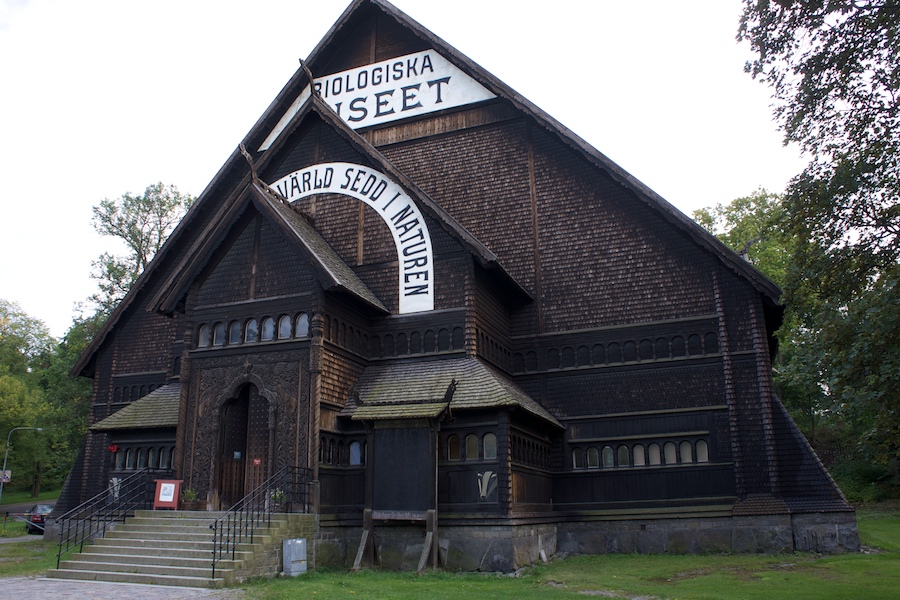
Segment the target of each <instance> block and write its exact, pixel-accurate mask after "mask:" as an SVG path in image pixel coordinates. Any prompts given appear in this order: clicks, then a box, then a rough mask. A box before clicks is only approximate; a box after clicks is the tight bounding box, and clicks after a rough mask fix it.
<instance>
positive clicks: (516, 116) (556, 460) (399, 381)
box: [61, 0, 859, 570]
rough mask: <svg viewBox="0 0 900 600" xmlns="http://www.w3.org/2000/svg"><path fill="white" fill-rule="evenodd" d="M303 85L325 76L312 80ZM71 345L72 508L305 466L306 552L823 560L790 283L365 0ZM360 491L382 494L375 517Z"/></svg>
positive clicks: (230, 496)
mask: <svg viewBox="0 0 900 600" xmlns="http://www.w3.org/2000/svg"><path fill="white" fill-rule="evenodd" d="M311 78H312V85H310V84H311V81H310V79H311ZM241 146H242V147H243V149H244V151H243V152H242V150H241V148H237V149H235V151H234V153H233V154H232V155H231V157H230V159H229V160H228V161H227V162H226V163H225V165H223V166H222V168H221V170H220V171H219V172H218V174H217V175H216V177H215V178H214V179H213V180H212V181H211V182H210V183H209V185H208V186H207V188H206V189H205V190H204V191H203V193H202V194H201V196H200V197H199V199H198V200H197V202H196V203H195V205H194V206H193V207H192V208H191V210H190V211H189V212H188V214H187V216H186V217H185V218H184V219H183V221H182V223H181V224H180V225H179V226H178V228H177V229H176V230H175V232H174V233H173V234H172V236H171V238H170V239H169V240H168V242H167V243H166V244H165V246H164V247H163V249H162V250H161V251H160V252H159V254H158V255H157V256H156V258H155V259H154V261H153V263H152V264H151V265H150V267H149V268H148V269H147V270H146V271H145V272H144V273H143V274H142V275H141V277H140V279H139V280H138V282H137V284H136V285H135V286H134V288H133V289H132V290H131V292H130V293H129V294H128V296H127V297H126V298H125V300H124V301H123V302H122V304H121V305H120V306H119V307H118V308H117V309H116V310H115V311H114V313H113V314H112V316H111V318H110V319H109V321H108V322H107V323H106V325H105V327H104V328H103V329H102V331H101V332H100V333H99V335H98V336H97V337H96V339H95V340H94V341H93V343H92V345H91V346H90V347H89V348H88V350H87V352H86V353H85V354H84V355H83V356H82V358H81V360H80V362H79V364H78V365H77V367H76V370H77V372H78V374H80V375H84V376H87V377H91V378H93V382H94V388H93V405H92V414H91V423H92V426H91V431H90V434H89V436H88V439H87V441H86V443H85V447H84V449H83V452H82V454H81V456H80V457H79V461H78V463H77V464H76V467H75V468H74V470H73V471H72V473H71V475H70V477H69V480H68V482H67V484H66V488H65V490H64V495H63V498H62V499H61V504H62V505H69V506H72V505H74V504H77V503H78V502H80V501H81V500H83V499H85V498H87V497H89V496H92V495H94V494H96V493H98V492H101V491H103V489H104V488H105V487H106V486H108V485H109V482H110V481H111V480H112V479H113V478H116V477H121V476H123V475H125V474H127V473H128V472H129V471H131V470H135V469H140V468H143V467H148V466H149V467H161V468H173V469H174V470H175V471H176V473H177V477H178V478H179V479H182V480H183V481H184V484H183V485H184V486H185V487H191V488H193V489H195V490H197V491H198V493H199V494H200V497H201V498H205V499H206V501H207V504H208V506H209V507H210V508H211V509H219V508H222V507H224V508H227V507H228V506H230V505H232V504H234V503H235V502H237V501H239V500H240V499H241V498H242V497H243V496H244V494H245V493H247V492H248V491H249V490H250V489H252V488H253V487H255V486H256V485H258V484H259V483H260V482H262V481H264V480H265V479H266V478H267V477H268V476H269V475H270V474H272V473H273V472H275V471H276V470H277V469H279V468H281V467H284V466H286V465H296V466H300V467H305V468H308V469H310V473H311V479H312V480H313V489H314V490H315V494H314V501H313V507H314V510H315V511H316V513H317V515H318V527H319V534H318V536H317V539H316V540H315V554H316V561H317V564H319V565H321V564H329V563H330V564H334V565H344V566H349V565H351V564H353V561H354V556H356V553H357V546H358V545H359V543H360V539H361V538H360V536H361V532H362V530H363V523H364V515H367V517H366V518H368V519H370V520H371V519H373V518H374V520H375V524H374V528H375V529H374V532H375V533H374V535H375V539H376V542H375V543H376V545H377V546H378V552H379V555H380V557H381V560H382V561H383V562H384V564H387V565H393V566H402V565H404V564H406V563H405V562H404V561H407V562H408V559H409V556H416V557H417V556H418V554H417V552H418V550H417V549H416V548H419V549H421V547H422V543H423V542H422V539H423V535H422V532H423V529H422V526H421V524H420V523H419V522H418V519H419V518H420V517H421V515H423V514H425V513H427V512H428V511H434V512H431V513H430V514H431V515H436V527H437V529H436V530H437V538H436V541H435V543H436V544H437V545H439V546H440V553H441V558H442V561H443V564H445V565H447V566H448V567H449V568H461V569H485V570H511V569H515V568H517V567H518V566H521V565H524V564H528V563H530V562H534V561H535V560H538V559H539V557H541V555H542V553H543V555H545V556H547V555H551V554H554V553H557V552H565V553H604V552H699V551H735V552H761V551H766V552H768V551H776V552H777V551H782V550H794V549H798V550H818V551H838V550H853V549H856V548H858V546H859V541H858V537H857V533H856V523H855V515H854V512H853V509H852V508H851V507H850V506H849V505H848V503H847V502H846V500H845V499H844V497H843V496H842V495H841V493H840V491H839V490H838V488H837V487H836V486H835V484H834V482H833V481H832V479H831V477H830V476H829V475H828V473H827V471H826V470H825V469H824V468H823V466H822V464H821V462H820V461H819V459H818V458H817V457H816V455H815V453H814V452H813V450H812V449H811V447H810V446H809V444H808V443H807V441H806V440H805V439H804V437H803V435H802V434H801V433H800V432H799V431H798V429H797V427H796V426H795V425H794V423H793V422H792V421H791V419H790V418H789V416H788V415H787V413H786V411H785V409H784V407H783V406H782V404H781V402H780V400H779V398H778V396H777V393H776V390H775V389H774V388H773V383H772V376H771V360H772V356H773V354H774V352H775V349H776V348H775V340H774V338H773V332H774V331H775V330H776V329H777V328H778V326H779V325H780V322H781V316H782V307H781V306H780V305H779V303H778V299H779V294H780V292H779V290H778V288H777V287H776V286H775V285H774V284H773V283H772V282H770V281H769V280H768V279H766V278H765V277H764V276H763V275H761V274H760V273H759V272H757V271H756V270H755V269H754V268H753V267H751V266H750V265H749V264H748V263H747V262H745V261H744V260H742V259H741V258H740V257H738V256H737V255H736V254H734V253H732V252H731V251H730V250H728V249H727V248H725V247H724V246H723V245H722V244H721V243H719V242H718V241H717V240H716V239H715V238H714V237H712V236H711V235H709V234H708V233H707V232H706V231H704V230H703V229H702V228H700V227H699V226H698V225H696V224H695V223H694V222H693V221H691V220H690V219H689V218H687V217H685V216H684V215H683V214H682V213H680V212H679V211H678V210H676V209H675V208H673V207H672V206H671V205H670V204H668V203H667V202H666V201H665V200H663V199H662V198H661V197H659V196H658V195H657V194H655V193H654V192H653V191H651V190H650V189H648V188H647V187H646V186H644V185H643V184H641V183H640V182H639V181H637V180H636V179H635V178H634V177H632V176H631V175H629V174H628V173H626V172H625V171H623V170H622V169H621V168H620V167H619V166H617V165H616V164H614V163H613V162H611V161H610V160H609V159H608V158H607V157H606V156H604V155H603V154H601V153H600V152H598V151H597V150H595V149H594V148H592V147H591V146H589V145H588V144H587V143H586V142H584V141H583V140H582V139H580V138H579V137H578V136H576V135H575V134H573V133H572V132H571V131H569V130H567V129H566V128H565V127H563V126H562V125H560V124H559V123H558V122H556V121H555V120H554V119H553V118H552V117H550V116H549V115H547V114H545V113H544V112H543V111H541V110H540V109H539V108H537V107H536V106H534V105H533V104H531V103H530V102H529V101H528V100H526V99H524V98H523V97H521V96H520V95H519V94H517V93H516V92H515V91H513V90H512V89H510V88H509V87H508V86H507V85H505V84H504V83H503V82H502V81H499V80H498V79H497V78H495V77H494V76H492V75H491V74H490V73H488V72H486V71H485V70H484V69H482V68H481V67H479V66H478V65H477V64H476V63H474V62H473V61H472V60H470V59H469V58H467V57H466V56H463V55H461V54H460V53H459V52H458V51H457V50H455V49H454V48H452V47H450V46H449V45H447V44H446V43H445V42H444V41H442V40H441V39H439V38H438V37H436V36H435V35H434V34H432V33H431V32H430V31H428V30H427V29H425V28H424V27H422V26H421V25H419V24H418V23H416V22H415V21H413V20H412V19H410V18H409V17H408V16H407V15H405V14H404V13H402V12H401V11H399V10H398V9H396V8H395V7H393V6H391V5H390V4H388V3H387V2H385V1H384V0H355V1H354V2H353V3H352V4H351V5H350V7H349V8H348V9H347V10H346V11H345V12H344V14H343V15H342V16H341V18H340V19H339V20H338V21H337V23H336V24H335V25H334V26H333V27H332V28H331V30H330V31H329V32H328V33H327V35H326V36H325V38H324V39H323V40H322V41H321V42H320V43H319V45H318V46H317V47H316V48H315V50H314V51H313V52H312V54H311V55H310V57H309V58H308V59H307V60H306V61H304V63H303V64H302V65H301V68H299V69H298V70H297V72H296V74H295V75H294V76H293V78H292V79H291V80H290V81H289V82H288V83H287V85H286V86H285V87H284V89H283V90H282V91H281V93H280V94H279V95H278V97H277V98H275V100H274V101H273V102H272V104H271V105H270V106H269V108H268V109H267V110H266V112H265V114H263V115H262V117H261V118H260V119H259V120H258V122H257V123H256V125H255V126H254V127H253V128H252V130H251V131H250V132H249V134H248V135H247V136H246V137H245V138H244V140H243V143H242V145H241ZM370 511H371V512H370Z"/></svg>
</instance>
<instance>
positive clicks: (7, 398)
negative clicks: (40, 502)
mask: <svg viewBox="0 0 900 600" xmlns="http://www.w3.org/2000/svg"><path fill="white" fill-rule="evenodd" d="M53 343H54V342H53V338H51V337H50V334H49V333H48V331H47V326H46V325H44V323H43V322H42V321H40V320H38V319H35V318H33V317H30V316H28V315H27V314H26V313H25V312H24V311H23V310H22V309H21V307H20V306H19V305H18V304H17V303H15V302H10V301H8V300H0V436H6V435H7V433H8V432H9V431H10V430H11V429H13V428H14V427H42V426H43V424H44V422H45V420H46V417H47V415H48V406H47V402H46V399H45V397H44V395H43V393H42V392H41V390H40V388H39V387H38V385H37V383H38V377H39V373H40V370H41V361H40V356H41V355H42V354H43V353H45V352H48V351H50V350H51V349H52V347H53ZM2 439H3V446H0V451H2V452H4V454H5V451H6V448H5V444H6V437H3V438H2ZM14 441H15V444H14V446H15V447H14V448H13V449H11V450H10V453H9V465H8V467H9V468H10V470H13V471H14V472H17V473H18V477H17V481H16V484H17V485H20V486H21V485H23V484H24V485H28V484H29V483H30V479H29V477H28V476H27V475H26V476H24V477H22V475H23V474H26V473H27V474H35V475H37V476H38V477H39V476H40V466H41V463H42V461H44V462H46V454H47V453H46V444H45V440H44V438H43V436H38V437H35V436H33V435H25V436H20V437H17V439H16V440H14Z"/></svg>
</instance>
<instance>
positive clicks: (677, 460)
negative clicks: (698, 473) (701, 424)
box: [572, 440, 709, 469]
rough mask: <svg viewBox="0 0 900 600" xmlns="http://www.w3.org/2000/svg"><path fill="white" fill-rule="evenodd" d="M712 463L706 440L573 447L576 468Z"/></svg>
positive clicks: (573, 463)
mask: <svg viewBox="0 0 900 600" xmlns="http://www.w3.org/2000/svg"><path fill="white" fill-rule="evenodd" d="M705 462H709V444H708V443H707V442H706V440H697V441H696V442H693V443H692V442H690V441H688V440H683V441H682V442H681V443H680V444H676V443H675V442H665V443H663V444H662V446H660V444H658V443H656V442H653V443H650V444H647V445H646V446H645V445H644V444H634V445H633V446H630V447H629V446H627V445H625V444H621V445H619V446H618V447H616V448H613V447H612V446H609V445H607V446H602V447H600V448H598V447H597V446H588V447H587V448H582V447H580V446H579V447H576V448H573V449H572V468H573V469H618V468H627V467H645V466H655V465H676V464H692V463H705Z"/></svg>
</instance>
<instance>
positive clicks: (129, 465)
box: [125, 448, 134, 470]
mask: <svg viewBox="0 0 900 600" xmlns="http://www.w3.org/2000/svg"><path fill="white" fill-rule="evenodd" d="M125 468H126V469H129V470H130V469H133V468H134V450H132V449H131V448H128V449H127V450H125Z"/></svg>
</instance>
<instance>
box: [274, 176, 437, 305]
mask: <svg viewBox="0 0 900 600" xmlns="http://www.w3.org/2000/svg"><path fill="white" fill-rule="evenodd" d="M271 187H272V188H274V189H275V190H276V191H277V192H278V193H279V194H281V195H282V196H284V197H285V198H287V199H288V200H290V201H291V202H293V201H295V200H300V199H301V198H306V197H307V196H312V195H315V194H342V195H344V196H350V197H352V198H356V199H357V200H359V201H360V202H365V203H366V204H368V205H369V206H371V207H372V208H373V209H375V212H376V213H377V214H378V216H379V217H381V219H382V220H383V221H384V222H385V224H386V225H387V226H388V228H389V229H390V230H391V235H392V236H393V238H394V245H395V246H396V247H397V262H398V265H399V268H398V272H399V273H398V274H399V278H400V281H399V284H398V292H399V297H400V307H399V310H400V314H406V313H414V312H422V311H427V310H434V257H433V255H432V252H431V235H429V233H428V227H427V226H426V225H425V219H424V218H423V217H422V213H421V212H420V211H419V207H418V206H416V203H415V202H413V200H412V198H410V197H409V195H408V194H407V193H406V192H404V191H403V188H401V187H400V186H399V185H397V184H396V183H394V182H393V181H391V180H390V179H389V178H388V177H387V175H385V174H384V173H382V172H380V171H376V170H374V169H370V168H369V167H366V166H364V165H357V164H353V163H342V162H334V163H322V164H319V165H313V166H311V167H306V168H305V169H300V170H299V171H294V172H293V173H290V174H288V175H285V176H284V177H282V178H281V179H279V180H278V181H276V182H275V183H273V184H272V185H271Z"/></svg>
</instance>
